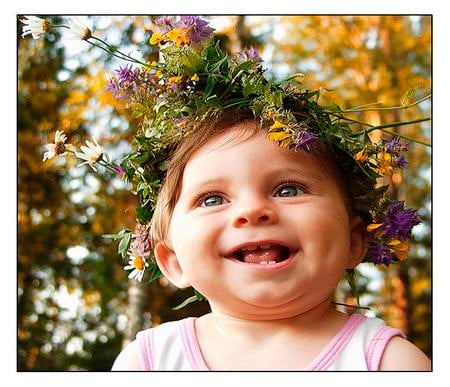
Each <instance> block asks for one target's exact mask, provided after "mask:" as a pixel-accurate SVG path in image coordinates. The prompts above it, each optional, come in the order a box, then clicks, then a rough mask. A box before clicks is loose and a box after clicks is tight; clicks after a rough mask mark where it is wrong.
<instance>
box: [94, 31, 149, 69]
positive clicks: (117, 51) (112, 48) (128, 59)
mask: <svg viewBox="0 0 450 387" xmlns="http://www.w3.org/2000/svg"><path fill="white" fill-rule="evenodd" d="M92 39H95V40H97V41H99V42H100V43H102V44H104V45H105V46H106V47H107V49H105V48H103V49H104V50H105V51H107V52H109V53H110V54H112V55H115V53H118V54H120V55H122V56H123V57H119V56H118V57H119V58H121V59H124V60H127V61H129V62H133V63H138V64H140V65H142V66H145V67H151V66H149V65H148V64H147V63H144V62H141V61H140V60H138V59H136V58H133V57H132V56H130V55H127V54H125V53H123V52H122V51H119V50H118V49H117V48H115V47H113V46H112V45H110V44H109V43H108V42H106V41H104V40H103V39H100V38H98V37H96V36H92ZM97 47H100V46H98V45H97ZM100 48H102V47H100ZM115 56H117V55H115Z"/></svg>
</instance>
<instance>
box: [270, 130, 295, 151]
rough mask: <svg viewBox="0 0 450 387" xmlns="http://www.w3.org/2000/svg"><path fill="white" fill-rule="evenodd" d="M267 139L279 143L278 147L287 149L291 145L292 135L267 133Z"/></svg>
mask: <svg viewBox="0 0 450 387" xmlns="http://www.w3.org/2000/svg"><path fill="white" fill-rule="evenodd" d="M267 139H268V140H270V141H276V142H278V145H280V146H281V147H283V148H287V147H288V146H289V144H290V143H291V135H290V134H289V133H285V132H269V133H267Z"/></svg>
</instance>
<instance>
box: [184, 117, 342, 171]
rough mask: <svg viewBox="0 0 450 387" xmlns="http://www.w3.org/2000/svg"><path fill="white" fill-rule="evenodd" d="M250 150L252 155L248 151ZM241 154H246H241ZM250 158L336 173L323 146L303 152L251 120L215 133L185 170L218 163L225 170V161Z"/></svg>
mask: <svg viewBox="0 0 450 387" xmlns="http://www.w3.org/2000/svg"><path fill="white" fill-rule="evenodd" d="M249 153H251V155H248V154H249ZM243 155H244V156H245V157H242V156H243ZM246 156H249V157H246ZM252 156H253V157H252ZM249 159H250V160H251V159H254V160H255V161H261V160H262V161H264V162H261V163H260V164H259V165H258V167H259V168H262V169H267V168H269V169H275V170H276V168H277V167H279V168H289V169H292V170H295V169H296V168H298V169H300V170H302V171H303V172H305V171H308V172H309V173H310V174H312V175H316V176H318V177H319V178H323V179H326V178H330V177H334V178H335V177H336V175H335V174H334V173H333V172H334V171H333V166H332V165H331V164H332V160H331V157H329V155H327V154H326V152H324V151H323V150H312V151H310V152H306V151H304V150H300V151H295V150H292V149H287V148H283V147H281V146H279V145H278V144H277V143H276V142H274V141H270V140H269V139H267V131H265V130H262V129H261V128H260V127H259V126H258V124H255V123H252V122H250V123H247V124H244V125H236V126H234V127H230V128H229V129H228V130H226V131H224V132H222V133H220V134H216V135H215V136H214V137H212V138H211V140H209V141H208V142H207V143H206V144H205V145H203V146H202V147H201V148H199V149H198V150H197V151H196V152H195V153H194V154H193V156H192V157H191V159H190V160H189V161H188V163H187V165H186V170H185V172H187V173H190V172H191V173H195V174H202V172H204V173H207V172H210V171H211V170H213V171H215V172H220V171H219V170H217V169H218V168H219V167H221V168H222V171H224V172H226V170H227V168H228V167H231V164H229V165H227V163H232V166H234V167H236V166H239V164H244V163H247V162H248V160H249ZM266 161H267V162H266ZM208 167H210V168H208ZM214 168H216V170H215V169H214ZM330 174H331V175H330Z"/></svg>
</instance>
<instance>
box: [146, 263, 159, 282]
mask: <svg viewBox="0 0 450 387" xmlns="http://www.w3.org/2000/svg"><path fill="white" fill-rule="evenodd" d="M152 266H153V267H152ZM150 267H151V268H150V269H147V270H148V271H151V273H150V278H149V279H148V281H147V282H148V283H151V282H153V281H156V280H157V279H158V278H159V277H161V276H162V273H161V270H160V269H159V267H158V265H157V264H156V263H153V262H152V263H150Z"/></svg>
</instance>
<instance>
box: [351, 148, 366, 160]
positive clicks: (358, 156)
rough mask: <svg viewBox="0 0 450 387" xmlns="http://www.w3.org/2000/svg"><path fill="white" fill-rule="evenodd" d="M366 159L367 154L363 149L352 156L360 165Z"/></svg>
mask: <svg viewBox="0 0 450 387" xmlns="http://www.w3.org/2000/svg"><path fill="white" fill-rule="evenodd" d="M367 157H369V155H368V154H367V152H366V151H365V150H364V149H363V150H360V151H359V152H358V153H357V154H356V155H354V156H353V158H354V159H355V160H356V161H359V162H360V163H363V162H364V161H366V160H367Z"/></svg>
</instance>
